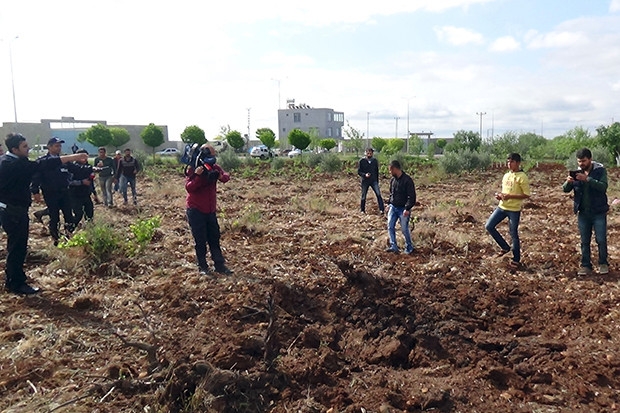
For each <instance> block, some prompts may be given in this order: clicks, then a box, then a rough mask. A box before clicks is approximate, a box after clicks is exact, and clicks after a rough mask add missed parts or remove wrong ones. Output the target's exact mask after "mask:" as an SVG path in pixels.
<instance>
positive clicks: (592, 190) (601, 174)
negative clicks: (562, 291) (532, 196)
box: [562, 148, 609, 275]
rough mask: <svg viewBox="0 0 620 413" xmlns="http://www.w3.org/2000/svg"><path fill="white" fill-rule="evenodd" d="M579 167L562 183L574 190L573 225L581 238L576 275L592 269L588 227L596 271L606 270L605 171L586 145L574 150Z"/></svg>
mask: <svg viewBox="0 0 620 413" xmlns="http://www.w3.org/2000/svg"><path fill="white" fill-rule="evenodd" d="M576 156H577V165H578V166H579V169H578V170H577V171H575V172H574V173H572V172H573V171H571V173H570V174H569V176H568V177H566V182H564V184H563V185H562V190H563V191H564V192H570V191H575V196H574V198H573V210H574V212H575V214H577V226H578V227H579V235H580V238H581V266H580V268H579V271H578V272H577V275H588V274H591V273H592V260H591V258H590V254H591V251H590V243H591V241H592V230H594V236H595V240H596V244H597V245H598V272H599V274H607V273H609V263H608V262H607V211H609V204H608V202H607V185H608V182H607V171H606V170H605V168H604V167H603V164H601V163H598V162H593V161H592V152H591V151H590V149H588V148H582V149H580V150H578V151H577V154H576Z"/></svg>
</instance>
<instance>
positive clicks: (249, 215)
mask: <svg viewBox="0 0 620 413" xmlns="http://www.w3.org/2000/svg"><path fill="white" fill-rule="evenodd" d="M262 217H263V214H262V213H261V211H260V210H259V209H258V208H257V207H256V205H254V204H248V205H246V206H245V207H243V209H242V210H241V212H240V213H239V218H238V219H236V220H234V221H233V224H232V227H233V228H241V227H246V228H254V227H256V225H257V224H258V223H259V222H260V221H261V219H262Z"/></svg>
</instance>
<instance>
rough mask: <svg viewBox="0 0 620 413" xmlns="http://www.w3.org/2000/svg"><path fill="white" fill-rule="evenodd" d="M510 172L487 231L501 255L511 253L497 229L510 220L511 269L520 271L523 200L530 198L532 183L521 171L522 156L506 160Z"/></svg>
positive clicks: (516, 154) (505, 179) (487, 224)
mask: <svg viewBox="0 0 620 413" xmlns="http://www.w3.org/2000/svg"><path fill="white" fill-rule="evenodd" d="M506 162H507V164H508V169H509V171H508V172H506V174H504V178H503V179H502V192H501V193H497V192H496V193H495V199H497V200H498V201H499V205H498V206H497V208H495V211H493V213H492V214H491V216H490V217H489V219H488V221H487V223H486V225H485V229H486V230H487V232H488V233H489V234H491V236H492V237H493V239H494V240H495V242H497V245H499V247H500V248H501V251H500V255H505V254H508V253H509V252H510V246H509V245H508V243H507V242H506V240H505V239H504V237H502V236H501V234H500V233H499V232H498V231H497V229H496V228H495V227H497V225H498V224H499V223H500V222H502V221H503V220H504V219H506V218H508V223H509V227H510V236H511V238H512V261H511V262H510V267H511V268H514V269H518V268H519V267H520V266H521V242H520V241H519V220H520V219H521V207H522V205H523V200H524V199H527V198H529V197H530V183H529V180H528V179H527V175H526V174H525V172H523V170H522V169H521V155H519V154H518V153H511V154H510V155H508V159H507V160H506Z"/></svg>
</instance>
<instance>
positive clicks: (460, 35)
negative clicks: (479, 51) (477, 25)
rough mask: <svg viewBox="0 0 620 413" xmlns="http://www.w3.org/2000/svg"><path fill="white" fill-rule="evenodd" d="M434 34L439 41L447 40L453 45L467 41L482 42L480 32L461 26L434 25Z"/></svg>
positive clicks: (459, 44) (466, 42) (460, 44)
mask: <svg viewBox="0 0 620 413" xmlns="http://www.w3.org/2000/svg"><path fill="white" fill-rule="evenodd" d="M434 30H435V34H436V35H437V38H438V39H439V40H440V41H445V42H448V43H450V44H452V45H455V46H462V45H464V44H468V43H478V44H479V43H482V42H483V40H484V38H483V37H482V35H481V34H480V33H477V32H474V31H473V30H469V29H465V28H462V27H454V26H443V27H435V29H434Z"/></svg>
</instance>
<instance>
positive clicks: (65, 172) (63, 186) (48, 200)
mask: <svg viewBox="0 0 620 413" xmlns="http://www.w3.org/2000/svg"><path fill="white" fill-rule="evenodd" d="M63 143H65V141H63V140H62V139H59V138H57V137H55V136H54V137H53V138H51V139H50V140H49V141H48V142H47V154H45V155H43V156H41V157H39V158H38V160H40V161H41V160H46V159H52V158H59V157H60V153H61V151H62V144H63ZM68 168H69V164H62V165H60V166H59V167H58V168H56V169H55V170H50V171H47V172H46V173H41V172H37V173H35V174H34V176H33V177H32V185H31V187H30V190H31V192H32V194H33V196H34V199H35V200H36V201H37V202H40V201H41V195H40V194H39V190H41V191H42V192H43V199H44V200H45V204H46V205H47V211H48V213H49V216H50V221H49V230H50V235H51V236H52V238H53V239H54V245H58V241H59V239H60V233H59V231H58V227H59V225H60V211H62V215H63V218H64V220H65V231H67V232H72V231H73V229H74V228H75V225H74V222H73V221H74V219H73V211H72V209H71V200H70V198H69V181H70V180H71V172H70V171H69V169H68ZM41 215H42V211H37V212H36V213H35V217H36V218H37V220H39V217H40V216H41Z"/></svg>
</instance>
